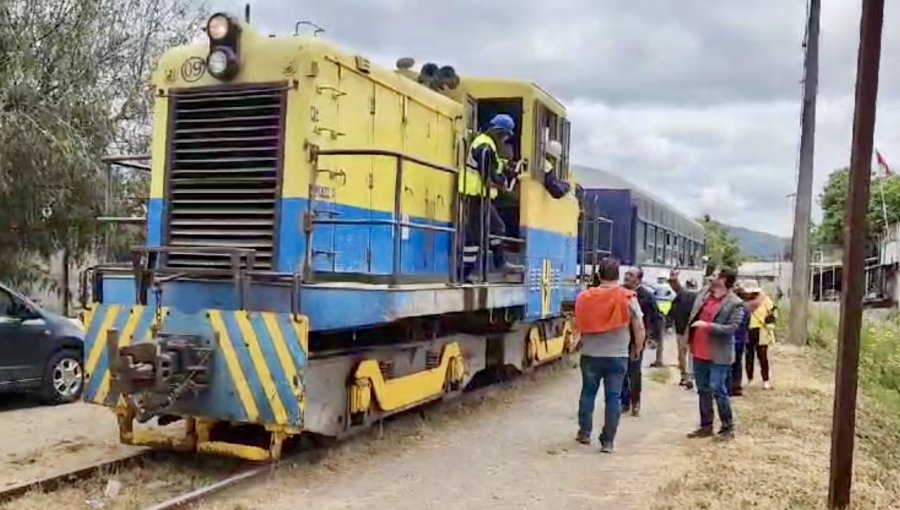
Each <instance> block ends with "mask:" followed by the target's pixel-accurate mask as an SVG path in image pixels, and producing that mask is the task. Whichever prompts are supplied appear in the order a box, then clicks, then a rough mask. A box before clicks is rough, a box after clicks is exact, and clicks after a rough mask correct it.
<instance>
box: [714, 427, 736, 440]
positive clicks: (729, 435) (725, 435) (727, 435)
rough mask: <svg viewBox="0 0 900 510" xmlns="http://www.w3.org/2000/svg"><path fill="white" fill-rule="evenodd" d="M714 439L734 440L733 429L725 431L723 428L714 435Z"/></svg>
mask: <svg viewBox="0 0 900 510" xmlns="http://www.w3.org/2000/svg"><path fill="white" fill-rule="evenodd" d="M714 439H715V440H716V441H731V440H732V439H734V429H733V428H730V427H729V428H727V429H726V428H723V429H722V430H720V431H719V433H718V434H716V437H715V438H714Z"/></svg>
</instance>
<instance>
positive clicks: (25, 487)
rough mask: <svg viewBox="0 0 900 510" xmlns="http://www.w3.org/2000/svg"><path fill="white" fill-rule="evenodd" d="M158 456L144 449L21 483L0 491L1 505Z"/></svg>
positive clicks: (154, 452) (155, 452)
mask: <svg viewBox="0 0 900 510" xmlns="http://www.w3.org/2000/svg"><path fill="white" fill-rule="evenodd" d="M156 455H159V452H157V451H154V450H150V449H143V450H139V451H136V452H132V453H127V454H125V455H121V456H118V457H113V458H111V459H107V460H103V461H100V462H98V463H96V464H91V465H88V466H84V467H79V468H75V469H72V470H68V471H62V472H59V473H55V474H52V475H50V476H46V477H44V478H39V479H37V480H32V481H30V482H24V483H19V484H16V485H13V486H12V487H8V488H6V489H3V490H0V504H2V503H6V502H8V501H10V500H13V499H16V498H19V497H22V496H24V495H25V494H28V493H29V492H32V491H45V492H47V491H54V490H57V489H58V488H60V487H63V486H65V485H67V484H71V483H73V482H77V481H79V480H86V479H88V478H91V477H93V476H96V475H98V474H102V473H105V472H109V471H116V470H118V469H122V468H126V467H128V466H129V465H133V464H135V463H138V462H141V461H143V460H147V459H150V458H151V457H154V456H156Z"/></svg>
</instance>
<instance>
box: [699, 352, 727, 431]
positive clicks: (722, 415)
mask: <svg viewBox="0 0 900 510" xmlns="http://www.w3.org/2000/svg"><path fill="white" fill-rule="evenodd" d="M730 374H731V365H719V364H716V363H712V362H710V361H705V360H702V359H697V358H694V380H695V381H696V382H697V394H698V395H699V398H700V426H701V427H712V426H713V397H715V401H716V407H717V408H718V410H719V420H720V421H721V422H722V428H723V429H725V430H730V429H732V428H733V427H734V418H733V417H732V414H731V401H730V400H729V397H728V389H729V388H728V383H729V379H730Z"/></svg>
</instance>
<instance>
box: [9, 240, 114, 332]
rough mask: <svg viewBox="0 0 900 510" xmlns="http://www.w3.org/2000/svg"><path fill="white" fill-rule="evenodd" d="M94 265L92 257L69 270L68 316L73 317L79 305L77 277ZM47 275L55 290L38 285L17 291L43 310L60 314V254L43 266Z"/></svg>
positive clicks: (61, 282) (61, 307) (61, 285)
mask: <svg viewBox="0 0 900 510" xmlns="http://www.w3.org/2000/svg"><path fill="white" fill-rule="evenodd" d="M95 263H96V259H95V258H94V257H90V258H89V259H88V260H87V261H86V262H85V263H84V264H82V265H80V266H73V267H72V268H70V270H69V293H70V296H71V297H70V300H69V315H70V316H74V315H75V314H76V313H77V312H78V311H79V309H80V305H79V303H78V293H79V290H80V282H79V277H80V275H81V272H82V271H83V270H84V269H86V268H88V267H90V266H92V265H94V264H95ZM45 267H46V270H47V273H48V274H49V276H50V278H51V279H52V280H53V281H54V282H55V283H56V287H57V289H52V288H42V287H40V286H38V285H34V286H32V287H30V288H25V289H18V290H19V291H20V292H22V293H23V294H25V295H26V296H28V298H29V299H31V300H32V301H35V302H36V303H38V304H40V305H41V306H42V307H43V308H45V309H47V310H49V311H51V312H55V313H62V311H63V296H62V289H63V272H64V271H63V262H62V253H61V252H60V253H58V254H56V255H54V256H53V257H51V259H50V261H49V263H48V264H46V265H45Z"/></svg>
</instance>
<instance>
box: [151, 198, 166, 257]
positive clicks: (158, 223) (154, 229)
mask: <svg viewBox="0 0 900 510" xmlns="http://www.w3.org/2000/svg"><path fill="white" fill-rule="evenodd" d="M165 211H166V208H165V203H164V202H163V200H162V199H161V198H151V199H149V200H147V242H146V244H147V246H149V247H151V248H156V247H158V246H160V245H161V243H162V225H163V218H164V216H165Z"/></svg>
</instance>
